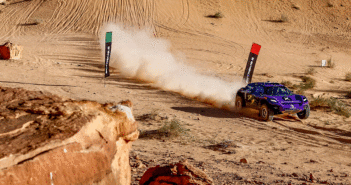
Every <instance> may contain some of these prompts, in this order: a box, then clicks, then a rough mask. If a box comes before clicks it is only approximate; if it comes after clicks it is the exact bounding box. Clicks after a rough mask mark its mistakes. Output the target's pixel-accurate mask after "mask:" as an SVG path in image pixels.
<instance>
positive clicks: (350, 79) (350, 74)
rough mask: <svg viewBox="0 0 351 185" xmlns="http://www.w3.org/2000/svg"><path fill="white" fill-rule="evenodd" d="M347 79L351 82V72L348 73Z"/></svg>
mask: <svg viewBox="0 0 351 185" xmlns="http://www.w3.org/2000/svg"><path fill="white" fill-rule="evenodd" d="M345 80H346V81H349V82H351V73H346V75H345Z"/></svg>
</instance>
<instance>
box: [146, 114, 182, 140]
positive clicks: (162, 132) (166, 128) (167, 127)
mask: <svg viewBox="0 0 351 185" xmlns="http://www.w3.org/2000/svg"><path fill="white" fill-rule="evenodd" d="M188 131H189V129H184V128H183V127H182V126H181V124H180V121H179V120H177V119H173V120H171V121H167V122H164V124H163V126H162V127H161V128H159V129H157V130H140V135H139V138H140V139H143V138H147V139H153V138H156V139H163V138H176V137H178V136H180V135H182V134H185V133H186V132H188Z"/></svg>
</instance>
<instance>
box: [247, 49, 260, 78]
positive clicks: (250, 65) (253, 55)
mask: <svg viewBox="0 0 351 185" xmlns="http://www.w3.org/2000/svg"><path fill="white" fill-rule="evenodd" d="M260 49H261V46H260V45H258V44H256V43H253V44H252V47H251V51H250V55H249V59H248V60H247V64H246V69H245V73H244V78H243V79H244V81H245V83H246V84H249V83H251V79H252V75H253V72H254V69H255V65H256V60H257V57H258V53H259V52H260Z"/></svg>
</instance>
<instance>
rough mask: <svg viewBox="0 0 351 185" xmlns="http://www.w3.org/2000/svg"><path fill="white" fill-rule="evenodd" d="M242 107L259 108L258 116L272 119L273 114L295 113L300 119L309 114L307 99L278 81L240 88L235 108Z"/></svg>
mask: <svg viewBox="0 0 351 185" xmlns="http://www.w3.org/2000/svg"><path fill="white" fill-rule="evenodd" d="M243 107H250V108H254V109H258V110H259V114H260V117H261V118H262V119H263V120H265V121H272V120H273V116H274V115H275V114H283V113H289V114H295V113H296V114H297V116H298V117H299V118H300V119H307V118H308V116H309V115H310V106H309V104H308V100H307V98H306V97H305V96H303V95H298V94H294V93H292V92H291V91H290V90H289V89H288V88H286V87H285V86H284V85H282V84H279V83H271V82H259V83H250V84H248V85H247V86H246V87H243V88H241V89H240V90H239V91H238V92H237V95H236V99H235V109H236V110H237V111H240V110H241V109H242V108H243Z"/></svg>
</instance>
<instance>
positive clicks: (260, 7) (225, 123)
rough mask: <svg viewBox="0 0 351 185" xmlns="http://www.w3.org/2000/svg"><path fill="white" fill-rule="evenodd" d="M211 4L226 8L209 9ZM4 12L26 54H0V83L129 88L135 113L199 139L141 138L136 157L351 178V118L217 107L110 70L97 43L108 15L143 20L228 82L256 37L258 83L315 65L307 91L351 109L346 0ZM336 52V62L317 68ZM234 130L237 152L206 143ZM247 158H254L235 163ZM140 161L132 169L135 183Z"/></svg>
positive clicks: (173, 47) (57, 89)
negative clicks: (269, 116) (266, 116)
mask: <svg viewBox="0 0 351 185" xmlns="http://www.w3.org/2000/svg"><path fill="white" fill-rule="evenodd" d="M216 13H220V14H221V15H222V16H223V17H222V18H218V19H216V18H211V15H215V14H216ZM0 20H1V22H0V23H1V24H0V32H1V34H0V44H1V43H4V42H5V41H7V40H10V41H12V42H14V43H16V44H20V45H22V46H24V50H23V58H22V59H21V60H16V61H0V67H1V70H0V83H1V84H0V85H2V86H9V87H24V88H26V89H29V90H42V91H49V92H52V93H55V94H58V95H60V96H65V97H69V98H74V99H89V100H94V101H98V102H101V103H105V102H111V101H113V102H119V101H120V100H123V99H127V98H128V99H130V100H131V101H132V102H135V105H134V106H135V111H134V114H135V115H136V117H137V116H138V115H139V116H141V115H143V114H147V113H150V112H152V111H153V110H158V112H159V114H161V115H164V116H167V117H169V118H172V117H174V116H175V117H176V118H177V119H179V120H181V121H182V124H183V126H184V127H186V128H188V129H190V135H191V136H193V137H192V139H189V138H188V139H184V140H185V141H184V140H182V141H179V142H180V143H187V144H185V145H182V144H180V143H179V142H178V140H177V141H166V142H162V141H159V140H146V139H140V140H138V141H136V142H135V144H134V146H133V149H134V154H133V155H138V156H139V157H140V158H142V159H143V160H144V161H145V163H146V162H147V165H148V166H152V165H156V164H162V163H166V162H172V161H173V160H176V161H177V160H178V161H179V159H181V158H192V160H190V161H189V162H190V163H192V164H194V165H195V166H196V165H199V164H203V163H204V164H203V167H202V168H205V169H206V170H207V172H206V173H208V175H209V176H211V178H213V179H214V181H215V183H216V184H230V183H232V184H235V183H237V184H243V183H245V182H246V183H248V181H250V182H254V181H255V180H256V181H257V182H265V183H279V182H280V183H282V184H284V183H285V184H287V183H288V182H292V183H296V184H301V183H303V182H306V181H307V183H308V182H309V178H307V176H310V174H313V176H314V182H320V183H322V182H324V181H327V182H329V183H343V184H350V183H351V180H350V175H351V174H350V173H349V172H350V171H351V168H350V166H351V165H350V164H351V163H350V157H351V156H350V146H351V145H350V143H351V141H350V140H351V138H350V130H351V124H350V123H351V120H350V118H346V117H343V116H339V115H336V114H334V113H332V112H325V111H321V110H317V111H312V113H311V117H310V118H309V119H307V120H303V121H300V120H298V119H297V118H296V117H294V116H280V117H277V118H276V119H274V121H273V122H269V123H266V122H261V121H259V119H258V116H257V114H258V113H257V112H255V111H253V110H248V111H247V112H245V113H244V114H236V113H233V112H230V111H224V110H220V109H217V108H214V107H212V106H209V105H207V104H203V103H201V102H199V101H194V100H193V99H188V98H187V97H184V96H182V95H180V94H178V93H179V92H178V91H176V92H178V93H174V92H172V91H167V90H165V89H161V88H159V86H156V87H155V86H154V85H152V84H150V83H146V82H141V81H139V80H135V79H133V78H130V77H129V76H126V75H125V72H123V71H122V68H121V67H117V68H115V69H112V71H111V76H110V77H109V78H107V79H104V78H103V75H104V73H103V72H104V69H103V67H104V62H103V55H102V53H103V51H101V49H100V41H99V37H100V34H101V31H103V30H102V28H103V27H102V26H103V25H105V24H106V23H117V24H119V25H123V26H122V27H123V29H125V28H131V27H132V28H133V29H135V30H144V29H148V30H151V32H152V34H153V36H154V39H162V40H166V41H167V42H168V43H169V49H168V50H167V52H169V53H170V54H171V55H173V56H176V57H177V58H179V59H180V60H181V61H182V62H183V63H184V65H186V66H190V67H191V68H193V69H194V71H195V72H196V74H199V75H204V76H210V77H215V78H217V79H220V80H221V81H225V82H228V83H233V82H235V81H236V80H237V79H240V78H241V77H242V75H243V73H244V69H245V65H246V61H247V57H248V54H249V51H250V47H251V44H252V43H253V42H255V43H258V44H260V45H261V46H262V48H261V51H260V55H259V57H258V61H257V65H256V69H255V73H254V77H253V81H267V80H269V81H274V82H281V81H283V80H288V81H291V82H292V83H294V84H298V83H300V82H301V79H300V78H299V76H302V75H307V74H306V70H308V69H309V68H313V69H314V70H315V73H314V74H313V75H310V76H312V77H313V78H315V79H316V81H317V84H316V87H315V88H314V89H312V90H308V91H306V95H307V96H308V98H311V97H310V94H315V95H316V94H323V93H324V94H325V95H324V96H326V97H336V98H338V100H340V101H343V102H344V103H345V104H346V105H348V106H349V107H350V106H351V102H350V99H347V98H345V94H346V93H347V92H348V91H350V89H351V84H350V82H347V81H345V80H344V78H345V74H346V73H348V72H351V64H350V58H351V50H350V48H351V47H350V46H351V45H350V43H351V42H350V41H351V34H350V31H351V2H350V1H348V0H330V1H304V0H291V1H290V0H280V1H278V0H274V1H259V0H252V1H232V0H231V1H228V0H192V1H190V0H179V1H166V0H155V1H151V0H31V1H21V0H16V1H15V0H10V1H8V3H7V5H6V6H5V5H0ZM330 58H331V59H332V61H333V62H335V67H334V68H321V67H319V66H320V63H321V60H328V59H330ZM160 126H162V125H161V123H159V122H157V121H150V122H147V121H140V123H139V127H140V129H142V130H155V129H157V128H159V127H160ZM227 140H231V141H233V142H234V143H235V144H236V145H238V147H237V148H235V154H230V155H223V154H222V153H221V152H219V151H213V150H210V149H208V148H206V147H204V146H208V145H213V143H221V142H223V141H227ZM242 158H246V159H247V160H248V164H247V165H242V164H240V163H239V161H240V159H242ZM311 161H315V162H311ZM331 169H333V170H332V171H330V170H331ZM328 170H329V171H328ZM144 171H146V169H137V170H136V171H134V172H133V174H132V175H133V184H137V183H138V181H137V178H138V177H140V175H141V174H142V173H143V172H144ZM293 173H295V174H296V175H297V176H295V175H293ZM283 174H284V175H283ZM345 174H347V176H345ZM239 177H241V178H239ZM318 178H319V180H317V179H318ZM280 180H282V181H280Z"/></svg>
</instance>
